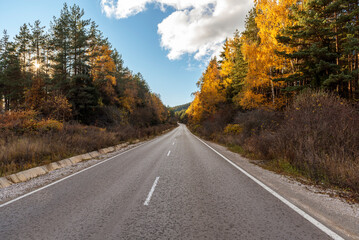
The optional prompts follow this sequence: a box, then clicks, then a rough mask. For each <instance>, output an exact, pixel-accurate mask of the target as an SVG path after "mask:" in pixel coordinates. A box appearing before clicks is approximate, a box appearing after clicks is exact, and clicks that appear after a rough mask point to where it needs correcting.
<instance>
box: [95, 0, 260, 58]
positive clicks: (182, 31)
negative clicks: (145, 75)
mask: <svg viewBox="0 0 359 240" xmlns="http://www.w3.org/2000/svg"><path fill="white" fill-rule="evenodd" d="M151 3H152V4H157V5H159V6H160V7H161V9H163V10H164V9H166V8H167V7H172V8H173V9H174V11H173V12H172V13H171V14H170V15H169V16H168V17H166V18H165V19H163V21H162V22H161V23H160V24H158V34H159V35H160V36H161V46H162V47H163V48H165V49H166V50H168V51H169V52H168V55H167V56H168V58H169V59H171V60H175V59H179V58H180V57H181V56H182V55H184V54H191V55H194V57H195V59H197V60H200V59H203V58H206V57H208V56H214V55H218V53H219V52H220V50H221V46H222V44H223V41H224V40H225V39H226V38H227V37H230V36H232V35H233V32H234V31H235V30H236V29H239V30H242V29H243V25H244V19H245V16H246V14H247V12H248V11H249V9H250V8H251V7H252V5H253V0H118V1H116V2H115V1H114V0H101V6H102V10H103V12H104V13H105V14H106V16H107V17H115V18H118V19H121V18H127V17H130V16H133V15H136V14H137V13H139V12H142V11H145V10H146V6H147V4H151Z"/></svg>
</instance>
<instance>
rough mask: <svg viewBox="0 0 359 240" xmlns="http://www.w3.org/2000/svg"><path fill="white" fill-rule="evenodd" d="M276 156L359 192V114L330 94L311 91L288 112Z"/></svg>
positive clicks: (314, 175)
mask: <svg viewBox="0 0 359 240" xmlns="http://www.w3.org/2000/svg"><path fill="white" fill-rule="evenodd" d="M285 114H286V116H285V122H284V124H283V125H282V126H281V127H280V128H279V130H278V131H277V133H276V141H275V144H273V147H274V148H275V151H276V154H277V155H278V156H283V157H285V159H287V160H288V161H289V162H290V163H291V164H292V165H293V166H296V167H297V168H299V169H301V170H303V171H304V172H306V173H307V174H308V176H309V177H311V178H312V179H314V180H316V181H324V182H328V183H331V184H335V185H337V186H340V187H349V188H351V189H353V190H356V191H357V192H359V181H358V180H359V112H358V111H357V109H355V108H354V107H352V106H351V105H350V104H349V103H348V102H346V101H345V100H343V99H341V98H339V97H337V96H335V95H334V94H330V93H326V92H314V91H307V92H304V93H302V94H300V95H299V96H297V97H296V99H295V100H294V102H293V105H292V106H291V107H290V108H288V110H287V111H286V113H285Z"/></svg>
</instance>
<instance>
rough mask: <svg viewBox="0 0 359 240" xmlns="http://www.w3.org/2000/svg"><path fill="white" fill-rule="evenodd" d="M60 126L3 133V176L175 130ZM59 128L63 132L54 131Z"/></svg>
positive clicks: (0, 165) (43, 124)
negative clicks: (35, 130) (34, 130)
mask: <svg viewBox="0 0 359 240" xmlns="http://www.w3.org/2000/svg"><path fill="white" fill-rule="evenodd" d="M58 124H59V122H58V121H55V120H43V121H40V122H38V125H41V128H40V129H42V131H37V132H35V133H34V132H22V133H21V134H19V132H15V131H9V130H8V129H7V130H4V129H3V130H0V176H2V175H8V174H11V173H14V172H17V171H20V170H24V169H27V168H31V167H34V166H38V165H43V164H46V163H50V162H53V161H58V160H61V159H64V158H67V157H70V156H74V155H78V154H82V153H86V152H91V151H94V150H98V149H101V148H105V147H109V146H114V145H117V144H119V143H121V142H124V141H131V140H134V139H138V138H147V137H150V136H153V135H157V134H160V133H162V132H163V131H164V130H167V129H169V128H172V127H173V125H168V124H163V125H158V126H152V127H148V128H138V129H136V128H134V127H132V126H130V125H126V126H121V127H116V128H111V129H108V130H107V129H105V128H99V127H94V126H84V125H80V124H76V123H75V124H68V123H66V124H63V125H58ZM59 128H61V129H62V130H61V131H56V130H54V129H59Z"/></svg>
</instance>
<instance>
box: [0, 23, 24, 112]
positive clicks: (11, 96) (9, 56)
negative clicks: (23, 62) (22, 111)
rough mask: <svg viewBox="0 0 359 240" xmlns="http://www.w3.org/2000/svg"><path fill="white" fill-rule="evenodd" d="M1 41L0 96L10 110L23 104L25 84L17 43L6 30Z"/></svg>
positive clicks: (6, 109) (6, 108)
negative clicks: (12, 40)
mask: <svg viewBox="0 0 359 240" xmlns="http://www.w3.org/2000/svg"><path fill="white" fill-rule="evenodd" d="M0 42H1V43H0V46H1V48H0V96H1V97H2V98H3V99H4V103H5V109H4V110H5V111H8V110H14V109H16V108H19V107H21V105H22V104H23V102H24V92H25V85H24V81H23V78H22V74H21V66H20V60H19V58H18V56H17V53H16V48H15V44H14V43H12V42H10V41H9V35H8V34H7V31H6V30H4V33H3V37H2V39H1V41H0Z"/></svg>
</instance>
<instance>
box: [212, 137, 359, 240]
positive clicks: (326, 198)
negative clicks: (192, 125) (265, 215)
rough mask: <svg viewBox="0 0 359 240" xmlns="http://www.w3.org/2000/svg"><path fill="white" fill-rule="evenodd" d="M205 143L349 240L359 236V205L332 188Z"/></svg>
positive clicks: (217, 145) (216, 145)
mask: <svg viewBox="0 0 359 240" xmlns="http://www.w3.org/2000/svg"><path fill="white" fill-rule="evenodd" d="M206 142H207V144H209V145H210V146H211V147H213V148H214V149H216V150H217V151H219V152H220V153H222V154H223V155H224V156H225V157H227V158H228V159H230V160H231V161H232V162H234V163H235V164H237V165H238V166H239V167H241V168H242V169H244V170H245V171H247V172H248V173H250V174H251V175H252V176H254V177H256V178H257V179H258V180H260V181H261V182H263V183H265V184H266V185H267V186H268V187H270V188H271V189H273V190H274V191H276V192H277V193H279V194H280V195H281V196H283V197H284V198H286V199H287V200H289V201H290V202H292V203H293V204H295V205H296V206H298V207H299V208H301V209H302V210H304V211H305V212H307V213H308V214H310V215H311V216H312V217H314V218H316V219H317V220H319V221H320V222H321V223H323V224H324V225H326V226H328V227H329V228H331V229H333V230H334V231H337V232H338V233H341V234H342V235H344V236H346V237H347V239H359V204H353V203H348V202H347V201H345V199H342V198H340V197H333V194H332V193H333V192H332V191H330V190H328V191H323V189H320V188H318V187H315V186H309V185H305V184H303V183H300V182H298V181H296V180H294V179H291V178H290V177H287V176H283V175H280V174H276V173H274V172H271V171H268V170H266V169H263V168H262V167H260V166H258V165H256V164H254V163H253V162H251V160H248V159H246V158H244V157H242V156H241V155H239V154H237V153H234V152H231V151H230V150H228V149H227V148H226V147H224V146H221V145H219V144H216V143H213V142H208V141H206Z"/></svg>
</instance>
